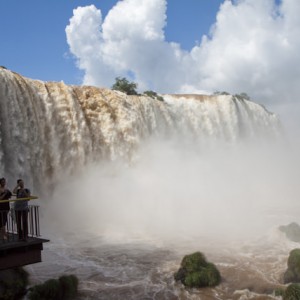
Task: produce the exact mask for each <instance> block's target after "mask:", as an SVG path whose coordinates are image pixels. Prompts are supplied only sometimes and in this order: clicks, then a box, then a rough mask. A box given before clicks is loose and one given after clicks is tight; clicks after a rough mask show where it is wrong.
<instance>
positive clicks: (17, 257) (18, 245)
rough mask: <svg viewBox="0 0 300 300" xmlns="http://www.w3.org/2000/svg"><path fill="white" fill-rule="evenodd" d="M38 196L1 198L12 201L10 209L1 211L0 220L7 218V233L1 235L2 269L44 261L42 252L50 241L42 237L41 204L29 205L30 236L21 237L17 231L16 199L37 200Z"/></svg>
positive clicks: (0, 268) (0, 267) (0, 262)
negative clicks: (45, 244) (14, 205)
mask: <svg viewBox="0 0 300 300" xmlns="http://www.w3.org/2000/svg"><path fill="white" fill-rule="evenodd" d="M35 199H38V197H36V196H32V197H28V198H19V199H13V200H0V202H1V203H4V202H10V210H9V211H0V220H4V219H5V220H6V218H7V222H6V225H5V231H6V233H7V235H6V236H5V237H4V236H1V235H0V270H6V269H10V268H15V267H21V266H25V265H28V264H34V263H38V262H41V261H42V256H41V252H42V250H43V243H46V242H49V240H47V239H43V238H41V234H40V222H39V206H38V205H28V217H27V224H28V236H27V237H24V238H23V239H19V234H18V232H17V220H16V217H17V214H16V211H15V210H14V209H13V203H14V202H15V201H22V200H28V201H31V200H35ZM1 222H3V221H1Z"/></svg>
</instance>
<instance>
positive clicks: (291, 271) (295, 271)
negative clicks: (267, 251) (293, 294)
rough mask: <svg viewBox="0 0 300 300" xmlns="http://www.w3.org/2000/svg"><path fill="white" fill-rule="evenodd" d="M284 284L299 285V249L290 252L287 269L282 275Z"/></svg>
mask: <svg viewBox="0 0 300 300" xmlns="http://www.w3.org/2000/svg"><path fill="white" fill-rule="evenodd" d="M283 280H284V283H290V282H293V283H300V249H294V250H292V251H291V252H290V255H289V258H288V269H287V270H286V271H285V273H284V277H283Z"/></svg>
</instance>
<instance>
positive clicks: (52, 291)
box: [28, 275, 78, 300]
mask: <svg viewBox="0 0 300 300" xmlns="http://www.w3.org/2000/svg"><path fill="white" fill-rule="evenodd" d="M77 291H78V279H77V277H76V276H74V275H68V276H61V277H59V279H49V280H47V281H45V282H44V283H43V284H38V285H36V286H34V287H32V288H30V293H29V295H28V298H29V299H30V300H40V299H43V300H67V299H74V298H75V296H76V294H77Z"/></svg>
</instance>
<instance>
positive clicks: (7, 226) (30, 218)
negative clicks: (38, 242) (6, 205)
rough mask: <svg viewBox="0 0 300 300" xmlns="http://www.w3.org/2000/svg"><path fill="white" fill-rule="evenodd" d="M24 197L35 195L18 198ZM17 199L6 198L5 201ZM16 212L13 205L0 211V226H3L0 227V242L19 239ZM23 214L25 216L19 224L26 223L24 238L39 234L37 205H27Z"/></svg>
mask: <svg viewBox="0 0 300 300" xmlns="http://www.w3.org/2000/svg"><path fill="white" fill-rule="evenodd" d="M25 199H26V200H33V199H37V197H31V198H22V199H20V200H25ZM18 200H19V199H18ZM18 200H6V201H5V202H15V201H18ZM1 202H4V201H1ZM18 213H19V212H17V211H15V209H14V208H13V207H11V208H10V209H9V210H2V211H0V226H1V225H4V226H3V228H0V243H3V242H14V241H18V240H19V235H20V234H19V233H18V224H17V223H18V220H17V218H18ZM25 216H26V218H25V220H24V221H23V220H22V224H21V226H24V222H26V225H27V229H28V232H27V236H26V237H25V238H33V237H39V236H41V234H40V219H39V206H38V205H28V211H26V214H25ZM19 222H20V220H19ZM19 226H20V223H19Z"/></svg>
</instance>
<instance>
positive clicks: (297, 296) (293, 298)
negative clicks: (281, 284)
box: [283, 283, 300, 300]
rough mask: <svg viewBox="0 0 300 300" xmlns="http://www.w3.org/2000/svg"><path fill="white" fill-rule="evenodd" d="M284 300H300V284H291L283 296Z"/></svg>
mask: <svg viewBox="0 0 300 300" xmlns="http://www.w3.org/2000/svg"><path fill="white" fill-rule="evenodd" d="M283 300H300V284H298V283H292V284H290V285H289V286H288V287H287V289H286V290H285V292H284V294H283Z"/></svg>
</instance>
